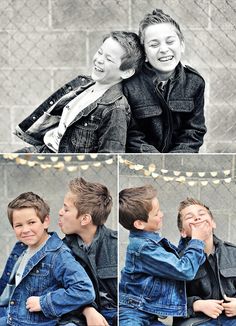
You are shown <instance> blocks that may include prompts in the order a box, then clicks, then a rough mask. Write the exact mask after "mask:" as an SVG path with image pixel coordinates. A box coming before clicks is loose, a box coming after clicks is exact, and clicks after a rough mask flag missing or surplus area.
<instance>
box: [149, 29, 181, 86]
mask: <svg viewBox="0 0 236 326" xmlns="http://www.w3.org/2000/svg"><path fill="white" fill-rule="evenodd" d="M144 47H145V52H146V57H147V59H148V61H149V63H150V65H151V66H153V67H154V68H155V69H157V70H158V72H159V74H160V78H162V80H166V79H168V78H169V76H170V75H171V74H172V72H173V71H174V70H175V68H176V66H177V65H178V63H179V62H180V59H181V55H182V53H183V52H184V42H183V41H181V40H180V38H179V36H178V34H177V32H176V29H175V27H174V26H173V25H172V24H170V23H160V24H155V25H149V26H148V27H146V29H145V38H144Z"/></svg>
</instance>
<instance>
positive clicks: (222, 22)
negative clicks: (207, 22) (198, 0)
mask: <svg viewBox="0 0 236 326" xmlns="http://www.w3.org/2000/svg"><path fill="white" fill-rule="evenodd" d="M209 5H210V10H211V26H212V28H216V29H218V28H219V27H220V28H221V29H223V30H228V29H230V30H235V11H236V5H235V1H234V0H229V1H225V0H224V1H222V0H215V1H212V2H210V4H209Z"/></svg>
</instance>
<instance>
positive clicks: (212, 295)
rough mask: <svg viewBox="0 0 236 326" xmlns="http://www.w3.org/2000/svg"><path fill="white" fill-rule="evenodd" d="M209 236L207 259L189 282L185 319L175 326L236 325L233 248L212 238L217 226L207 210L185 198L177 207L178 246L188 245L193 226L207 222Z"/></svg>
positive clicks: (235, 277)
mask: <svg viewBox="0 0 236 326" xmlns="http://www.w3.org/2000/svg"><path fill="white" fill-rule="evenodd" d="M206 221H207V223H208V224H209V225H210V229H211V232H210V233H209V236H208V238H207V239H206V240H205V244H206V245H205V253H206V255H207V257H206V260H205V262H204V264H203V265H201V266H200V267H199V270H198V272H197V274H196V276H195V278H194V280H192V281H188V282H187V284H186V287H187V296H188V316H187V319H176V320H175V322H174V325H181V326H182V325H183V326H184V325H186V326H187V325H204V326H210V325H222V326H235V325H236V267H235V262H236V246H235V245H234V244H232V243H229V242H224V241H222V240H220V239H219V238H217V237H216V236H215V235H214V229H215V228H216V223H215V221H214V218H213V215H212V213H211V211H210V209H209V208H208V207H207V206H206V205H205V204H203V203H201V202H200V201H199V200H196V199H194V198H187V199H185V200H184V201H182V202H181V203H180V206H179V210H178V228H179V230H180V232H181V236H182V239H181V242H180V243H181V246H182V247H183V248H185V247H186V245H188V243H189V241H191V237H192V229H191V226H192V225H200V224H202V223H204V222H206Z"/></svg>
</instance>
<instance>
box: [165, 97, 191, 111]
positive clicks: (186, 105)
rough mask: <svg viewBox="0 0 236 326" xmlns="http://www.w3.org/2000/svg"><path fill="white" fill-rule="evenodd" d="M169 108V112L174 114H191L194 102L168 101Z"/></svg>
mask: <svg viewBox="0 0 236 326" xmlns="http://www.w3.org/2000/svg"><path fill="white" fill-rule="evenodd" d="M169 107H170V109H171V111H174V112H182V113H184V112H186V113H188V112H192V111H193V109H194V101H193V100H191V99H189V100H174V101H169Z"/></svg>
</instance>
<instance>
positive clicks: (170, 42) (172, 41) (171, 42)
mask: <svg viewBox="0 0 236 326" xmlns="http://www.w3.org/2000/svg"><path fill="white" fill-rule="evenodd" d="M174 42H175V41H174V40H171V41H167V42H166V44H173V43H174Z"/></svg>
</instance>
